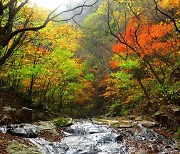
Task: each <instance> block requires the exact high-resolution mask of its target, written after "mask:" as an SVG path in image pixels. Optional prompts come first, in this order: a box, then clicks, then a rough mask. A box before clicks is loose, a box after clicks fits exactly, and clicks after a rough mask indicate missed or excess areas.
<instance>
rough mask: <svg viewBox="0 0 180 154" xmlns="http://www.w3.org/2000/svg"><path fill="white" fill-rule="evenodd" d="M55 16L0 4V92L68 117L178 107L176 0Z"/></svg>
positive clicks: (88, 7) (111, 2) (90, 6)
mask: <svg viewBox="0 0 180 154" xmlns="http://www.w3.org/2000/svg"><path fill="white" fill-rule="evenodd" d="M58 8H59V6H57V7H56V8H54V9H50V10H49V9H47V8H43V7H41V6H39V5H32V4H31V3H30V2H29V0H1V1H0V70H1V71H0V84H1V87H0V88H1V90H9V89H11V90H13V91H16V92H19V93H22V94H23V95H24V96H25V97H27V98H28V99H30V100H31V101H32V102H31V103H30V104H29V106H33V105H34V106H42V108H44V109H45V110H52V111H57V112H64V113H66V114H68V115H71V116H92V115H99V114H105V113H109V114H110V115H112V116H116V115H119V116H121V115H127V114H129V113H130V112H132V111H133V112H135V113H138V114H139V113H141V112H142V113H152V114H154V113H155V112H157V111H158V110H159V109H160V108H162V106H168V105H172V104H173V105H178V102H179V98H180V81H179V79H180V76H179V74H180V69H179V68H180V66H179V65H180V63H179V46H180V45H179V44H180V39H179V33H180V24H179V22H180V19H179V16H180V12H179V9H180V3H179V1H178V0H145V1H143V0H135V1H134V0H96V1H81V3H79V4H78V5H77V6H72V7H71V8H68V9H67V10H63V11H60V10H58ZM69 12H70V13H69ZM64 13H69V14H68V15H67V18H64V17H65V16H62V15H63V14H64Z"/></svg>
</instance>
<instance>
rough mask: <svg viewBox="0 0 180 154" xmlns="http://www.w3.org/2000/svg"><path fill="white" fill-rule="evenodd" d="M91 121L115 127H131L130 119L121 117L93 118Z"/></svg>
mask: <svg viewBox="0 0 180 154" xmlns="http://www.w3.org/2000/svg"><path fill="white" fill-rule="evenodd" d="M93 122H94V123H96V124H100V125H103V124H104V125H110V126H114V127H117V128H130V127H132V126H133V125H132V123H131V120H127V119H123V118H120V117H118V118H107V119H106V118H105V119H103V118H95V119H93Z"/></svg>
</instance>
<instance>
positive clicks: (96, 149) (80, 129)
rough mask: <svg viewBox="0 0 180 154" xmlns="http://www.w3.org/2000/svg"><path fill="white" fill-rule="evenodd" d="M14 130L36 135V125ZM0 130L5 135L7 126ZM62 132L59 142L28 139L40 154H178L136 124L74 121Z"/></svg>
mask: <svg viewBox="0 0 180 154" xmlns="http://www.w3.org/2000/svg"><path fill="white" fill-rule="evenodd" d="M15 129H16V131H19V132H22V133H25V132H28V133H27V135H24V136H25V137H30V135H33V133H38V131H39V129H38V126H34V125H27V124H25V125H24V127H22V126H21V127H17V126H16V128H15ZM0 131H2V132H4V133H6V131H7V127H1V128H0ZM64 133H65V137H64V138H63V139H62V140H61V142H60V143H59V142H49V141H46V140H45V139H43V138H27V140H30V141H31V142H32V143H33V144H34V145H36V146H37V147H38V149H39V150H40V151H41V152H42V153H43V154H131V153H136V152H137V151H138V150H139V149H146V150H151V152H152V153H159V154H168V153H170V154H171V153H172V154H176V153H177V154H178V153H179V151H178V150H177V149H176V147H177V142H176V141H175V140H173V139H169V138H167V137H165V136H162V135H160V134H158V133H156V132H155V131H153V130H151V129H147V128H145V127H142V126H141V125H137V127H136V128H130V129H119V130H118V131H116V130H114V129H112V128H109V127H108V126H106V125H98V124H94V123H92V122H91V121H76V122H74V124H73V125H71V126H70V127H69V128H68V129H67V131H66V132H64Z"/></svg>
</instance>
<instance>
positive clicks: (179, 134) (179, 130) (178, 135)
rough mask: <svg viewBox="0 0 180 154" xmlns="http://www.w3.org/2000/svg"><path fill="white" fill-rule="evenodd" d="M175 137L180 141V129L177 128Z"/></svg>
mask: <svg viewBox="0 0 180 154" xmlns="http://www.w3.org/2000/svg"><path fill="white" fill-rule="evenodd" d="M174 136H175V137H176V138H177V139H178V140H180V127H178V128H177V131H176V133H174Z"/></svg>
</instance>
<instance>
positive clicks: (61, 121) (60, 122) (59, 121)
mask: <svg viewBox="0 0 180 154" xmlns="http://www.w3.org/2000/svg"><path fill="white" fill-rule="evenodd" d="M53 123H54V124H55V125H56V126H59V127H67V126H70V125H72V118H56V119H54V120H53Z"/></svg>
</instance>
